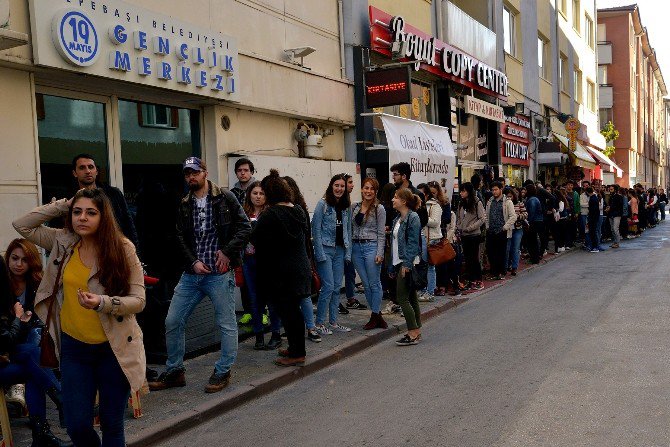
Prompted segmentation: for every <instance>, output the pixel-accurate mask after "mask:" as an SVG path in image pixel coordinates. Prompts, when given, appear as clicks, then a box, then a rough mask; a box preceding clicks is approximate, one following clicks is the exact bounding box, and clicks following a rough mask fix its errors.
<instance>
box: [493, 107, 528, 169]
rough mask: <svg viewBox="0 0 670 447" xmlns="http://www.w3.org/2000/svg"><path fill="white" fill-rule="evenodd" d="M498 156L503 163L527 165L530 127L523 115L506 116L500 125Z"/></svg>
mask: <svg viewBox="0 0 670 447" xmlns="http://www.w3.org/2000/svg"><path fill="white" fill-rule="evenodd" d="M500 136H501V137H502V138H501V147H500V158H501V161H502V163H503V164H509V165H522V166H529V165H530V160H529V157H528V155H529V153H528V148H529V147H530V141H531V140H530V138H531V128H530V120H529V119H528V117H527V116H525V115H520V114H517V115H515V116H506V117H505V123H503V124H501V125H500Z"/></svg>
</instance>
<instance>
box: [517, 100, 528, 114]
mask: <svg viewBox="0 0 670 447" xmlns="http://www.w3.org/2000/svg"><path fill="white" fill-rule="evenodd" d="M525 108H526V104H524V103H522V102H516V103H514V111H515V112H516V113H519V114H521V115H523V112H524V110H525Z"/></svg>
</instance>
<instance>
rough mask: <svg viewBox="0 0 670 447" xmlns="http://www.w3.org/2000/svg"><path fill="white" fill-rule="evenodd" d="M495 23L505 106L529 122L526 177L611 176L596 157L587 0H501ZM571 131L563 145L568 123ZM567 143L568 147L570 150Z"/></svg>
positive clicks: (591, 3) (591, 6) (592, 19)
mask: <svg viewBox="0 0 670 447" xmlns="http://www.w3.org/2000/svg"><path fill="white" fill-rule="evenodd" d="M499 20H500V21H501V22H502V24H503V26H502V31H503V32H502V33H500V34H499V38H500V39H502V40H503V44H502V45H501V46H500V47H501V49H502V51H503V52H504V61H505V70H506V72H507V75H508V77H509V79H510V89H509V92H510V95H509V99H508V103H509V104H510V105H517V110H518V111H521V110H523V111H524V112H523V113H527V114H528V115H529V117H530V118H531V124H532V128H533V142H532V159H533V160H532V161H533V162H532V163H531V177H537V178H538V179H540V180H543V181H545V182H550V181H553V180H557V181H562V180H565V179H568V178H570V179H574V180H581V179H588V180H594V179H596V180H603V179H604V178H607V177H608V175H614V176H616V175H618V174H619V173H620V170H617V167H615V166H613V163H611V162H610V161H608V160H607V158H606V157H604V156H603V155H602V153H601V152H600V151H601V150H602V149H604V148H605V141H604V138H603V137H602V135H600V132H599V131H600V125H599V121H598V108H599V107H598V94H597V93H598V92H597V87H596V86H597V82H598V81H597V75H598V71H597V67H598V66H597V63H596V49H597V47H596V26H595V24H596V6H595V0H505V1H503V2H502V5H501V8H500V11H499ZM570 117H572V118H576V119H577V120H578V122H577V123H575V122H574V120H570V121H569V123H571V124H572V125H573V126H577V127H576V130H577V132H576V138H575V140H576V141H574V142H571V141H570V133H569V131H568V130H567V129H566V124H565V123H566V120H568V118H570ZM571 143H572V147H570V146H571Z"/></svg>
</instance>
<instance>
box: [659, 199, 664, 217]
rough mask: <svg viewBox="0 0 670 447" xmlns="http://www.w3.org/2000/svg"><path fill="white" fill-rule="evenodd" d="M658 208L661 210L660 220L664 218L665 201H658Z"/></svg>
mask: <svg viewBox="0 0 670 447" xmlns="http://www.w3.org/2000/svg"><path fill="white" fill-rule="evenodd" d="M658 209H659V210H660V211H661V220H665V202H659V203H658Z"/></svg>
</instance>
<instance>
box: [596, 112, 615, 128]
mask: <svg viewBox="0 0 670 447" xmlns="http://www.w3.org/2000/svg"><path fill="white" fill-rule="evenodd" d="M598 119H599V120H600V128H601V129H602V128H603V127H605V125H606V124H607V123H609V122H610V121H612V122H614V113H613V111H612V109H600V113H599V114H598Z"/></svg>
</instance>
